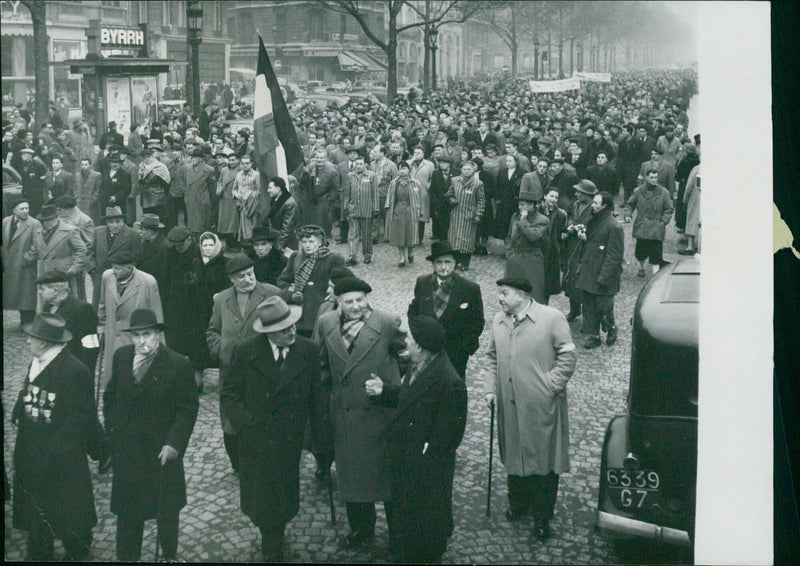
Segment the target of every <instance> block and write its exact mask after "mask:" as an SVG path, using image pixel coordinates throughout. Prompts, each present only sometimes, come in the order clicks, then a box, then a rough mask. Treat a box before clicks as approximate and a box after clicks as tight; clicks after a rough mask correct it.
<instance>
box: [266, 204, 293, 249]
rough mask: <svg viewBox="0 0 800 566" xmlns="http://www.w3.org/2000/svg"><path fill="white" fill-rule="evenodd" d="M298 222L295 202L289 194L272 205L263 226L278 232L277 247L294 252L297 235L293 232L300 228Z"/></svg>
mask: <svg viewBox="0 0 800 566" xmlns="http://www.w3.org/2000/svg"><path fill="white" fill-rule="evenodd" d="M300 221H301V218H300V211H299V210H298V208H297V202H295V200H294V198H293V197H292V196H291V195H290V194H289V193H284V194H282V195H281V196H280V197H278V199H277V200H275V201H274V202H273V203H272V206H271V207H270V210H269V214H268V215H267V218H266V219H265V220H264V224H265V225H269V226H271V227H272V229H273V230H276V231H277V232H278V234H279V235H278V239H277V241H276V242H275V245H276V246H277V247H279V248H281V249H283V248H292V249H293V250H296V249H297V235H296V234H295V232H296V231H297V229H298V228H299V227H300Z"/></svg>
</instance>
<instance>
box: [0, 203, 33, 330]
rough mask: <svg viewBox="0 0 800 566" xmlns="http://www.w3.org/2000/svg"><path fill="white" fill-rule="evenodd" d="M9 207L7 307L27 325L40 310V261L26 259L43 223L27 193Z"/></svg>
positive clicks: (5, 227)
mask: <svg viewBox="0 0 800 566" xmlns="http://www.w3.org/2000/svg"><path fill="white" fill-rule="evenodd" d="M9 208H10V209H11V215H9V216H6V217H5V218H3V242H2V262H3V308H4V309H9V310H12V309H13V310H18V311H19V316H20V325H25V324H28V323H29V322H31V321H33V316H34V314H35V313H36V265H35V264H33V263H29V262H28V261H26V260H25V254H26V253H27V252H28V250H29V249H30V248H31V245H32V244H33V235H34V234H35V233H36V232H37V230H38V229H39V228H40V227H41V223H40V222H39V221H38V220H36V219H35V218H34V217H32V216H31V215H30V202H29V200H28V199H27V198H26V197H24V196H23V197H18V198H17V199H16V200H14V201H12V202H11V206H10V207H9Z"/></svg>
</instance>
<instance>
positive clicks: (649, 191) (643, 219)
mask: <svg viewBox="0 0 800 566" xmlns="http://www.w3.org/2000/svg"><path fill="white" fill-rule="evenodd" d="M673 210H674V209H673V207H672V195H671V194H670V191H669V190H668V189H666V188H665V187H664V186H662V185H661V184H660V183H659V172H658V169H655V168H653V169H649V170H647V172H646V177H645V182H644V184H642V185H640V186H638V187H636V189H635V190H634V191H633V194H632V195H631V198H629V199H628V201H627V202H626V203H625V221H626V222H629V221H630V219H631V216H632V215H633V213H634V212H636V221H635V222H634V223H633V237H634V238H636V249H635V250H634V257H636V260H637V261H638V262H639V272H638V273H637V275H638V276H639V277H645V276H646V275H647V273H646V272H645V270H644V262H645V260H649V261H650V265H655V266H657V267H661V266H662V265H664V264H665V262H664V255H663V254H664V238H665V237H666V234H667V224H669V221H670V219H671V218H672V212H673Z"/></svg>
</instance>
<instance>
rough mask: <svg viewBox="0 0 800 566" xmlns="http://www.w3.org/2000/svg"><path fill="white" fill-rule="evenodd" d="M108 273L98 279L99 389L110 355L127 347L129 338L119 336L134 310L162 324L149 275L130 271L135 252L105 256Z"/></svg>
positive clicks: (158, 298)
mask: <svg viewBox="0 0 800 566" xmlns="http://www.w3.org/2000/svg"><path fill="white" fill-rule="evenodd" d="M108 261H109V263H110V264H111V269H106V270H105V272H103V276H102V278H101V279H100V303H99V305H98V309H97V319H98V329H97V333H98V334H100V335H101V336H102V337H103V340H104V345H103V351H102V352H100V355H101V356H103V362H102V364H103V366H102V367H103V373H102V374H101V377H100V379H101V382H100V383H101V386H102V387H105V386H106V384H107V383H108V380H109V379H110V378H111V362H112V361H113V356H114V352H115V351H116V350H117V349H118V348H119V347H120V346H125V345H127V344H130V343H131V338H130V334H129V333H127V332H123V331H122V330H123V328H124V327H125V325H126V323H127V321H128V319H130V317H131V315H132V314H133V311H135V310H137V309H149V310H152V311H153V312H155V313H156V315H157V316H158V318H159V320H163V317H164V315H163V311H162V310H161V295H160V294H159V292H158V284H157V283H156V280H155V278H154V277H153V276H152V275H150V274H149V273H145V272H144V271H139V270H138V269H136V268H135V267H134V263H135V262H136V252H134V251H132V250H117V251H115V252H114V253H113V254H110V255H109V256H108Z"/></svg>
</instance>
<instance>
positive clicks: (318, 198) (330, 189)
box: [303, 149, 341, 234]
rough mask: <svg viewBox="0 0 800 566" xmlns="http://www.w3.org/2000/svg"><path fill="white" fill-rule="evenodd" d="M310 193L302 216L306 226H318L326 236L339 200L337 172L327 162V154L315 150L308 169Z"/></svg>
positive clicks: (323, 151)
mask: <svg viewBox="0 0 800 566" xmlns="http://www.w3.org/2000/svg"><path fill="white" fill-rule="evenodd" d="M308 173H309V176H310V181H311V191H310V194H309V202H308V203H307V207H306V208H307V211H306V213H305V214H304V215H303V217H304V221H305V220H308V222H307V223H308V224H316V225H319V226H320V227H321V228H322V229H323V230H324V231H325V233H326V234H330V233H331V223H332V221H333V216H332V215H333V207H334V206H335V205H336V203H337V202H339V201H340V199H341V191H340V180H339V171H338V170H337V169H336V167H335V166H334V165H333V163H331V162H330V161H328V152H327V151H325V150H324V149H317V150H316V151H315V152H314V161H313V163H312V165H311V167H309V171H308Z"/></svg>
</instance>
